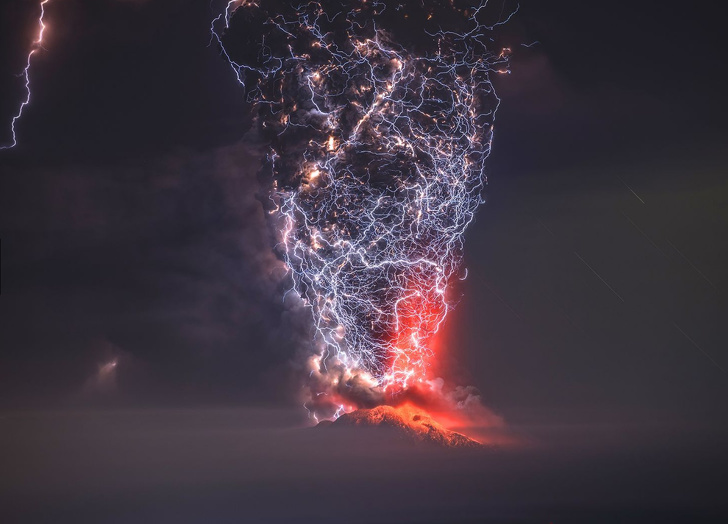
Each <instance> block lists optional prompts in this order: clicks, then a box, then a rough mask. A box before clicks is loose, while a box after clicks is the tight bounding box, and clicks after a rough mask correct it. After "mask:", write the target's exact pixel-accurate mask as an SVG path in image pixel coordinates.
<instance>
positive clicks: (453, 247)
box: [212, 0, 508, 415]
mask: <svg viewBox="0 0 728 524" xmlns="http://www.w3.org/2000/svg"><path fill="white" fill-rule="evenodd" d="M491 11H492V9H491V8H490V7H489V6H488V2H487V1H486V2H482V3H481V4H479V5H475V6H472V5H469V4H467V3H464V4H461V3H460V2H454V1H442V0H436V1H432V2H420V1H403V2H400V3H398V4H396V5H395V4H394V3H391V2H390V3H387V4H385V3H384V2H377V1H373V2H372V1H366V0H358V1H348V2H340V1H312V2H308V3H301V4H289V3H287V2H281V1H264V0H261V1H243V2H236V1H231V2H230V3H229V4H228V6H227V9H226V11H225V13H223V14H222V15H220V16H219V17H218V18H216V19H215V21H213V25H212V34H213V36H214V37H215V38H217V41H218V43H219V45H220V49H221V52H222V53H223V55H224V57H225V58H226V59H227V60H228V61H229V63H230V64H231V66H232V67H233V70H234V71H235V73H236V76H237V79H238V81H239V82H240V83H241V84H242V85H243V86H244V88H245V92H246V93H247V97H248V100H249V101H250V102H251V103H252V104H253V106H254V108H255V112H256V118H257V125H258V129H259V132H260V134H261V136H262V137H263V138H264V139H265V140H266V142H267V144H268V147H269V152H268V155H267V157H266V160H265V162H264V163H263V165H262V166H261V171H260V179H261V180H262V181H263V183H264V186H265V198H264V205H265V208H266V210H267V212H268V214H269V216H270V218H271V221H272V223H273V224H274V227H275V230H276V232H277V245H276V247H275V250H276V253H277V255H278V256H279V257H280V258H281V259H282V260H283V261H284V262H285V264H286V267H287V268H288V270H289V271H290V274H291V276H292V282H293V285H292V288H291V292H293V293H295V294H297V295H298V296H299V297H300V298H301V299H302V301H303V304H304V305H305V306H306V307H308V308H310V310H311V313H312V318H313V324H314V327H315V333H316V338H315V344H314V346H315V347H314V350H313V354H312V355H309V359H308V366H309V368H308V369H307V372H308V373H309V383H308V389H309V391H310V396H309V398H308V400H307V406H313V407H314V410H315V411H319V412H324V413H327V414H328V415H330V414H331V411H332V410H334V411H335V412H340V411H342V410H344V411H345V410H347V409H353V408H354V407H360V406H369V405H378V404H381V403H384V402H385V400H384V399H385V396H386V395H385V394H386V392H387V391H389V392H390V393H391V392H393V391H399V392H403V391H407V390H408V389H409V388H413V387H417V388H420V389H422V388H424V387H425V386H426V385H427V384H428V381H429V380H430V378H431V377H429V376H428V367H429V365H430V363H431V362H432V360H433V358H435V357H436V355H434V353H433V351H432V349H431V348H430V345H429V342H430V341H431V340H432V338H433V336H434V335H435V334H436V333H437V331H438V329H439V328H440V326H441V324H442V322H443V321H444V320H445V317H446V315H447V313H448V311H449V310H450V309H451V307H452V305H453V304H452V301H451V298H450V297H449V296H448V287H449V285H450V284H451V283H452V281H453V279H455V278H458V273H459V270H460V265H461V260H462V254H463V236H464V233H465V230H466V228H467V227H468V225H469V224H470V223H471V221H472V220H473V218H474V214H475V212H476V210H477V208H478V206H479V205H480V204H481V203H482V199H481V190H482V188H483V186H484V184H485V183H486V175H485V161H486V159H487V157H488V155H489V153H490V148H491V142H492V135H493V123H494V118H495V112H496V109H497V107H498V103H499V99H498V97H497V96H496V93H495V91H494V89H493V86H492V84H491V75H492V74H493V73H495V72H497V73H505V72H507V65H508V64H507V62H508V56H507V55H508V50H499V51H494V50H493V49H492V48H493V47H494V46H493V41H492V36H491V35H492V30H493V28H494V27H495V26H496V25H499V24H500V23H503V22H505V20H504V19H502V18H498V16H500V13H496V15H497V16H495V17H494V16H493V13H492V12H491ZM488 19H491V20H492V21H491V22H490V23H488V22H487V20H488Z"/></svg>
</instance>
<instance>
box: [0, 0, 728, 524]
mask: <svg viewBox="0 0 728 524" xmlns="http://www.w3.org/2000/svg"><path fill="white" fill-rule="evenodd" d="M34 9H35V7H34V3H33V2H27V1H21V0H13V1H10V2H3V3H2V7H0V52H1V53H2V54H1V55H0V93H2V95H1V96H0V117H1V118H2V121H3V122H7V121H8V120H9V118H10V117H11V115H12V113H13V112H14V110H15V105H16V103H17V100H18V99H19V97H20V96H22V91H21V80H20V79H19V78H17V77H16V76H13V75H14V74H16V73H17V72H19V71H20V70H21V69H22V67H23V64H24V63H23V61H24V53H25V50H26V47H27V43H28V42H29V38H30V37H29V35H30V34H31V31H32V30H33V29H34V26H33V23H34V19H33V17H34V16H35V15H36V12H35V11H34ZM212 16H213V12H212V11H211V9H210V6H209V5H208V2H204V1H191V0H148V1H141V0H137V1H135V0H125V1H124V0H117V1H113V0H106V1H99V0H53V1H52V2H51V3H50V4H49V6H48V8H47V21H48V26H49V29H48V32H47V35H46V37H47V40H46V43H45V49H44V50H43V51H42V52H41V53H40V54H39V55H38V56H37V59H36V60H35V61H34V66H33V71H32V81H33V100H32V105H31V106H29V107H28V109H27V112H26V114H25V116H24V118H23V120H22V121H21V122H20V124H19V125H18V133H19V141H20V145H19V146H18V147H17V148H16V149H14V150H12V151H3V152H0V238H1V240H2V245H1V247H2V259H1V262H2V296H1V297H0V407H2V408H3V409H4V410H6V411H8V412H21V411H22V410H28V409H30V410H37V409H42V410H47V409H67V408H69V407H73V408H76V407H79V406H81V407H88V406H94V407H103V408H107V407H127V408H132V407H133V408H135V409H151V408H155V409H157V408H159V409H161V408H170V407H172V408H185V409H189V408H192V407H195V408H200V409H203V408H211V407H221V406H237V407H253V406H257V407H261V406H267V407H268V408H269V409H273V408H274V407H276V408H278V407H280V408H291V407H292V406H295V386H294V385H293V384H294V380H293V378H292V377H294V376H295V372H296V370H295V369H294V366H293V365H292V364H291V362H292V361H293V357H294V355H295V352H296V348H297V340H298V338H297V337H300V336H302V333H304V332H305V329H306V326H305V322H304V321H303V319H301V318H299V316H297V315H296V314H295V312H291V311H288V310H286V309H285V308H284V307H283V305H282V304H281V301H280V295H279V292H280V289H279V284H278V283H277V282H278V279H279V276H280V275H279V265H278V264H276V263H275V259H274V258H273V257H272V255H271V254H270V249H269V238H268V234H267V231H266V226H265V223H264V221H263V216H262V212H261V210H260V207H259V204H258V202H257V200H256V199H255V194H254V193H255V190H256V179H255V171H256V165H257V162H258V158H257V155H259V153H260V147H259V146H257V145H256V144H254V143H252V142H251V140H250V139H249V138H246V137H245V133H246V131H247V130H248V128H249V118H248V115H247V107H246V105H245V104H244V101H243V93H242V92H241V90H240V89H239V88H238V86H237V85H236V83H235V81H234V77H233V76H232V73H231V72H230V70H229V68H227V66H226V64H225V63H224V62H223V60H222V59H220V58H219V56H218V55H217V52H216V49H215V48H214V47H207V44H208V26H209V20H210V19H211V17H212ZM723 22H724V18H723V17H722V8H721V5H720V3H717V2H697V3H695V2H694V3H688V2H681V3H677V2H675V3H671V2H657V1H642V2H612V3H604V2H584V1H577V0H572V1H567V0H524V1H522V2H521V8H520V12H519V13H518V15H517V16H516V17H515V18H514V19H513V21H512V23H511V24H510V25H509V26H508V27H507V28H505V29H504V30H503V32H502V33H501V39H502V41H503V43H504V44H507V45H511V46H512V47H513V49H514V58H513V64H512V70H513V73H512V74H511V75H509V76H507V77H500V78H498V80H497V87H498V89H499V94H500V95H501V97H502V104H501V109H500V112H499V115H498V119H497V123H496V138H495V143H494V152H493V154H492V156H491V159H490V162H489V169H490V171H489V186H488V188H487V191H486V195H485V196H486V200H487V203H486V205H485V206H484V207H483V208H482V209H481V210H480V212H479V214H478V217H477V221H476V223H475V224H474V225H473V226H471V230H470V231H469V233H468V238H467V247H466V249H467V254H466V257H467V265H468V268H469V270H470V277H469V279H468V280H467V281H466V283H465V284H464V285H463V286H462V289H461V290H460V291H461V292H462V293H463V299H462V301H461V303H460V305H459V306H458V308H457V310H456V311H455V313H454V314H453V315H452V317H451V318H450V319H449V322H448V325H447V328H446V335H447V344H446V346H447V351H448V354H449V355H451V357H452V358H451V359H448V363H449V370H448V372H449V374H450V376H451V377H452V380H454V381H456V382H460V383H463V384H472V385H475V386H477V387H478V388H479V389H480V390H481V392H482V393H483V398H484V402H485V403H486V404H487V405H488V406H489V407H491V408H492V409H493V410H494V411H496V412H497V413H499V414H501V415H502V416H503V417H504V419H505V420H506V422H507V423H509V424H511V425H512V426H513V427H515V428H518V427H524V428H531V427H534V426H539V427H564V426H570V425H575V424H576V425H580V424H581V425H587V426H589V425H591V426H589V427H592V428H597V427H598V428H608V432H609V433H610V435H615V434H616V435H621V434H623V433H624V435H631V434H632V433H630V432H634V431H638V432H639V433H640V435H642V437H640V438H642V439H643V440H641V441H640V442H641V443H640V445H639V446H645V447H647V448H648V447H649V445H647V444H644V442H649V441H650V439H651V438H653V437H654V435H656V434H657V433H659V434H660V439H659V441H660V443H661V444H660V445H661V446H662V447H661V448H660V449H661V450H662V452H664V453H665V454H666V456H667V455H670V456H671V454H670V452H668V451H665V450H671V449H673V448H674V450H675V452H676V454H677V455H678V458H677V459H676V460H679V461H681V462H680V464H683V463H685V464H688V463H690V461H691V459H690V456H689V454H686V453H684V450H685V449H687V448H688V447H689V445H690V446H692V445H693V444H695V442H703V441H702V440H701V438H703V437H702V436H706V437H705V438H707V439H708V440H709V441H710V442H715V441H716V439H717V437H714V435H716V434H720V435H725V432H726V429H728V428H727V421H728V407H726V406H728V403H727V402H726V400H728V373H727V371H728V353H727V352H726V351H727V349H728V344H726V342H725V341H726V340H727V339H728V322H726V319H728V302H727V300H726V289H727V288H728V277H727V274H726V268H727V267H728V247H727V244H726V234H727V233H728V179H727V178H726V176H727V174H728V158H726V155H727V150H726V147H725V144H726V140H727V139H728V131H727V130H726V125H725V122H726V117H727V116H728V107H727V102H726V93H728V75H726V70H725V57H726V56H728V43H727V41H726V39H725V30H724V27H723ZM534 41H538V43H537V44H535V45H534V46H532V47H530V48H526V47H523V46H520V44H521V43H531V42H534ZM6 129H7V126H4V127H3V129H2V133H3V134H2V139H3V140H6V139H7V138H9V135H8V134H7V133H6ZM114 359H118V365H117V367H116V368H114V369H113V370H111V371H110V372H109V373H108V376H107V375H104V376H102V372H100V371H99V370H100V366H103V365H104V364H106V363H108V362H111V361H112V360H114ZM299 411H300V410H298V411H296V413H298V414H297V415H289V417H290V418H291V419H292V420H297V417H299V416H302V415H301V414H300V413H299ZM119 423H121V422H119ZM217 423H219V421H218V422H216V424H217ZM201 424H202V423H201ZM223 425H224V424H223ZM112 426H113V424H112ZM152 426H153V425H152ZM33 427H34V428H35V427H36V426H33ZM170 427H172V428H174V427H176V426H175V425H174V423H172V424H171V426H170ZM580 427H581V426H580ZM667 427H669V428H671V430H670V431H673V432H677V433H679V434H680V435H683V434H685V432H689V433H690V435H691V436H690V438H687V439H683V440H679V439H678V440H671V437H670V436H667V437H666V436H665V432H664V428H667ZM628 428H629V429H628ZM635 428H638V429H635ZM649 428H652V429H649ZM36 429H37V428H36ZM648 429H649V431H648ZM167 430H169V431H173V430H170V429H168V428H167ZM23 431H25V430H23ZM149 431H151V432H152V433H154V431H156V430H155V429H154V427H152V429H150V430H149ZM221 431H222V430H221ZM650 431H653V432H654V433H650ZM695 432H698V433H695ZM155 434H156V433H155ZM539 434H543V432H542V433H539ZM672 434H673V433H670V435H672ZM696 434H697V435H699V436H696ZM14 435H15V433H14ZM17 435H21V436H22V435H25V433H22V431H21V430H18V433H17ZM579 435H581V436H574V435H572V437H571V438H572V440H571V441H569V442H576V443H577V444H575V447H577V448H578V447H579V443H582V442H583V441H582V440H580V439H582V438H583V439H591V438H592V437H593V435H592V434H589V435H588V436H583V435H582V434H581V433H579ZM644 435H647V436H644ZM701 435H702V436H701ZM708 436H710V437H708ZM23 438H25V437H23ZM59 438H61V437H59ZM625 438H626V437H625ZM615 439H616V440H615V441H617V440H619V438H617V437H615ZM609 442H612V441H609ZM620 442H621V441H620ZM688 443H689V445H688ZM560 445H561V447H562V448H563V449H561V448H560V452H559V453H561V454H558V453H557V454H556V455H555V456H558V457H566V458H564V460H563V461H560V462H559V461H558V460H557V459H553V460H556V462H558V464H559V466H558V467H560V468H561V469H560V470H559V471H562V470H563V475H562V476H563V478H574V475H577V476H578V474H579V472H580V471H581V470H579V469H578V468H576V469H573V468H572V469H570V468H571V466H570V465H571V464H572V463H576V462H579V461H580V460H581V458H582V456H581V455H579V454H578V453H577V454H575V455H569V452H568V451H566V449H567V448H569V446H568V445H567V444H565V443H564V442H561V443H560ZM695 445H696V446H699V445H700V444H695ZM59 446H60V444H59ZM605 446H606V447H608V445H607V444H605ZM639 446H638V447H636V448H634V449H640V450H641V449H642V447H639ZM671 446H672V448H671ZM54 449H56V448H54ZM57 449H62V446H61V447H59V448H57ZM629 449H630V450H632V448H629ZM709 449H711V450H718V455H720V457H722V459H721V460H722V462H721V464H723V465H725V464H726V461H725V449H724V448H723V447H721V445H719V444H714V445H713V447H709ZM89 453H91V455H90V456H92V457H93V456H95V455H93V452H89ZM99 453H100V452H99ZM179 453H183V452H182V451H180V452H179ZM269 453H271V454H274V453H273V452H269ZM585 453H586V452H585ZM594 453H595V454H597V455H598V453H596V452H594ZM265 456H268V455H265ZM645 456H647V457H648V458H647V459H645V462H643V464H648V465H652V466H654V467H653V469H651V470H650V471H652V474H653V477H654V478H657V477H660V476H661V473H660V471H661V470H660V466H659V465H660V464H662V463H663V462H662V460H663V458H664V457H662V456H661V455H660V456H659V457H658V456H656V455H650V454H649V453H648V454H647V455H644V454H640V453H638V452H637V451H634V452H633V450H632V451H625V452H624V455H623V456H622V459H623V460H626V461H627V462H629V460H628V459H626V458H625V457H638V458H635V460H636V461H637V462H639V461H640V460H642V459H641V458H639V457H642V458H644V457H645ZM169 460H172V459H169ZM504 460H505V459H504ZM519 460H520V462H518V464H519V466H518V467H525V466H523V463H524V461H527V459H525V458H523V457H521V458H520V459H519ZM600 460H603V458H602V459H600ZM711 460H712V459H711V457H710V456H709V455H705V456H702V458H701V459H700V460H699V461H698V462H699V464H703V466H700V467H702V469H700V467H697V466H696V467H695V469H690V467H687V466H686V467H685V468H683V469H681V470H679V471H681V472H682V473H683V474H685V475H687V474H688V473H689V474H690V475H694V476H696V477H699V478H702V479H711V482H710V484H711V486H712V488H711V489H714V490H715V489H717V486H718V485H719V484H717V483H716V482H721V481H720V480H717V481H716V482H713V481H712V479H713V477H712V476H711V475H712V474H713V471H712V470H711V469H710V466H709V464H710V463H711ZM716 460H717V459H716ZM650 461H652V462H650ZM701 461H702V462H701ZM49 462H53V461H52V460H50V461H49ZM56 462H57V461H56ZM61 462H62V461H61ZM213 462H214V461H213ZM54 464H56V463H55V462H54ZM59 464H60V463H59ZM550 464H551V463H549V462H548V461H546V462H543V463H541V465H540V466H539V467H540V468H542V469H543V470H546V469H548V468H549V467H550ZM595 464H596V462H595ZM599 464H601V462H599ZM619 464H621V463H619ZM625 464H626V463H625ZM61 466H63V464H61ZM61 466H59V467H61ZM48 467H49V468H52V467H55V466H48ZM498 467H500V468H501V469H500V470H498V469H497V468H496V470H497V471H507V470H509V468H508V464H507V463H503V464H501V465H500V466H498ZM631 467H632V466H628V465H625V469H624V471H626V470H627V469H629V468H631ZM614 468H617V469H618V466H614ZM539 471H540V470H539ZM615 471H616V469H615ZM619 471H620V474H622V473H624V471H622V470H619ZM643 471H644V470H643ZM128 475H129V478H134V476H133V473H132V472H131V470H130V472H128ZM453 475H455V474H454V473H453ZM614 475H615V476H616V475H617V473H614ZM645 475H647V474H645ZM182 476H184V475H182ZM84 478H85V479H86V481H87V482H91V481H89V480H88V478H93V476H91V477H88V478H86V477H84ZM448 478H450V477H448ZM514 478H516V477H514ZM605 478H607V477H605ZM609 478H611V477H609ZM649 478H652V477H649V476H647V477H645V479H646V480H645V482H646V483H649ZM721 478H722V485H725V477H724V476H722V477H721ZM716 479H717V477H716ZM6 481H7V479H6ZM120 482H122V481H120ZM129 482H130V483H132V481H129ZM240 482H243V483H245V482H248V480H240ZM291 482H293V481H291ZM316 482H321V483H323V480H320V481H316ZM604 482H607V481H606V480H605V481H604ZM512 483H513V485H514V486H515V485H516V484H517V480H513V481H512ZM122 484H123V482H122ZM562 485H563V486H564V491H565V492H567V491H570V490H571V489H572V488H573V486H572V485H571V484H569V483H568V482H567V483H565V484H562ZM598 485H599V483H598V482H597V483H596V484H594V486H593V488H594V490H595V493H596V492H597V491H599V490H598ZM676 486H677V485H671V486H670V489H673V490H675V492H676V493H677V492H680V489H678V488H677V487H676ZM515 489H516V488H514V490H515ZM534 489H535V488H534ZM585 489H586V488H585ZM635 489H641V488H635ZM666 489H667V488H666ZM577 491H578V490H577ZM714 492H715V491H710V490H708V491H705V492H704V494H705V493H708V495H706V496H709V495H710V494H711V493H714ZM659 493H664V492H663V491H660V492H659ZM659 493H658V492H655V493H654V494H653V495H654V500H658V499H659V498H660V497H659ZM690 496H692V495H686V497H688V498H689V497H690ZM505 498H506V499H508V497H505ZM536 498H537V497H536ZM586 498H587V499H588V500H589V501H593V499H592V498H589V497H586ZM698 498H699V497H698ZM698 498H695V499H694V500H698ZM210 500H211V501H214V500H215V499H214V497H212V496H211V498H210ZM453 500H455V499H453ZM508 500H511V499H508ZM585 500H586V499H585ZM711 500H712V499H711ZM714 502H715V501H713V503H714ZM211 503H212V502H211ZM584 503H585V504H586V503H587V502H584ZM604 503H605V504H606V502H604ZM696 504H697V503H696ZM155 507H156V506H155ZM261 511H262V510H261ZM223 520H224V519H220V520H219V521H223ZM390 520H391V522H400V521H405V519H399V518H396V517H394V518H392V519H390ZM119 521H120V522H121V521H123V520H119ZM191 521H192V520H191ZM280 521H285V519H284V518H283V517H281V519H280ZM423 521H424V520H423ZM586 521H590V520H586ZM586 521H585V522H586ZM591 521H596V520H591ZM643 521H644V522H649V520H643ZM694 521H695V522H697V520H694ZM412 522H418V520H412ZM442 522H448V520H447V519H443V520H442ZM635 522H640V520H639V519H637V520H635ZM706 522H707V520H706Z"/></svg>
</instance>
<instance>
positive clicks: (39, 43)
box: [0, 0, 51, 150]
mask: <svg viewBox="0 0 728 524" xmlns="http://www.w3.org/2000/svg"><path fill="white" fill-rule="evenodd" d="M50 1H51V0H42V1H41V2H40V14H39V15H38V33H37V36H36V39H35V40H34V41H33V43H32V45H31V46H30V51H28V56H27V59H26V62H25V69H23V72H22V73H21V75H20V76H22V77H23V78H24V80H25V82H24V87H25V98H23V99H22V100H21V101H20V104H19V105H18V110H17V112H16V113H15V115H14V116H13V118H12V120H11V121H10V133H11V135H12V141H11V142H10V143H9V144H6V145H0V150H2V149H12V148H14V147H15V146H16V145H18V137H17V133H16V130H15V124H17V122H18V121H19V120H20V119H21V117H22V116H23V111H24V110H25V107H26V106H27V105H28V104H30V94H31V92H30V66H31V62H32V60H33V56H35V54H36V53H38V52H39V51H40V50H41V49H43V33H45V29H46V25H45V22H44V21H43V19H44V17H45V7H46V4H47V3H48V2H50Z"/></svg>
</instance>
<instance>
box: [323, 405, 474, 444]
mask: <svg viewBox="0 0 728 524" xmlns="http://www.w3.org/2000/svg"><path fill="white" fill-rule="evenodd" d="M318 427H329V428H346V427H362V428H370V429H371V428H378V429H384V430H388V431H390V432H391V433H393V434H394V435H396V436H397V437H399V438H400V439H403V440H407V441H410V442H412V443H414V444H425V445H434V446H437V447H442V448H470V449H476V448H480V447H482V444H480V443H479V442H478V441H476V440H473V439H471V438H469V437H466V436H465V435H463V434H461V433H457V432H455V431H451V430H449V429H447V428H445V427H444V426H443V425H442V424H440V423H439V422H437V421H435V420H434V419H433V418H432V417H431V416H430V415H429V413H427V412H426V411H424V410H422V409H419V408H416V407H414V406H409V405H407V406H398V407H392V406H377V407H375V408H371V409H358V410H356V411H352V412H351V413H346V414H344V415H341V416H340V417H339V418H337V419H336V420H334V421H333V422H331V421H323V422H321V423H320V424H319V425H318Z"/></svg>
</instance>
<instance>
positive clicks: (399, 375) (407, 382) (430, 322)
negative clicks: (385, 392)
mask: <svg viewBox="0 0 728 524" xmlns="http://www.w3.org/2000/svg"><path fill="white" fill-rule="evenodd" d="M446 311H447V305H446V304H445V302H444V300H443V296H442V293H441V292H439V291H438V290H422V289H414V290H412V291H411V292H410V293H408V294H407V295H406V296H405V297H404V298H403V299H401V300H400V301H399V302H398V303H397V326H396V331H395V334H394V342H393V350H392V355H391V364H390V373H389V375H388V376H387V380H386V383H387V385H388V386H389V385H392V384H396V385H397V386H398V389H401V390H405V389H407V388H408V387H409V386H411V385H413V384H417V383H423V382H424V381H426V380H427V379H428V376H427V369H428V367H429V366H430V364H431V362H432V360H433V358H434V357H435V352H434V351H433V349H432V346H431V345H430V343H431V341H432V339H433V337H434V335H435V334H436V333H437V330H438V329H439V327H440V324H441V323H442V321H443V319H444V318H445V314H446Z"/></svg>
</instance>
